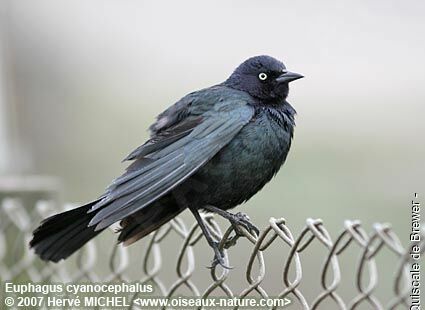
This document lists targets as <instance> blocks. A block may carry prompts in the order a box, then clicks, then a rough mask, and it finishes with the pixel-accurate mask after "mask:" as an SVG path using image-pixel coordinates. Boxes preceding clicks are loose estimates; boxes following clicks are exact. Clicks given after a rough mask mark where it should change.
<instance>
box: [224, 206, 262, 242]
mask: <svg viewBox="0 0 425 310" xmlns="http://www.w3.org/2000/svg"><path fill="white" fill-rule="evenodd" d="M231 223H232V225H233V227H234V228H235V231H236V233H237V234H240V235H243V234H242V232H241V231H240V228H239V227H238V226H242V227H244V228H245V229H246V230H248V231H250V232H251V231H254V232H255V233H256V234H257V236H258V235H259V234H260V230H259V229H258V228H257V227H256V226H255V225H254V224H252V223H251V220H250V218H249V216H248V215H247V214H245V213H242V212H238V213H236V214H234V216H233V219H232V220H231ZM226 243H227V242H226Z"/></svg>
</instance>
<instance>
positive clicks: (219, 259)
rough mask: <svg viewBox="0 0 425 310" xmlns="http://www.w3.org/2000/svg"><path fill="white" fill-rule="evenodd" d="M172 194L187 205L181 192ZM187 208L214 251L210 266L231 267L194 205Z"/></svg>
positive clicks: (179, 201)
mask: <svg viewBox="0 0 425 310" xmlns="http://www.w3.org/2000/svg"><path fill="white" fill-rule="evenodd" d="M173 195H174V197H175V199H176V201H177V203H178V204H183V205H186V206H188V204H187V202H186V199H185V198H184V197H183V195H181V193H179V192H177V191H174V193H173ZM188 208H189V210H190V211H191V212H192V213H193V215H194V216H195V219H196V221H197V222H198V225H199V227H200V228H201V230H202V233H203V235H204V236H205V239H206V240H207V242H208V244H209V246H210V247H211V248H212V249H213V251H214V259H213V261H212V264H211V267H210V268H214V267H215V266H217V265H220V266H221V267H223V268H225V269H230V268H231V267H229V266H227V265H226V262H225V261H224V253H223V251H222V250H220V248H219V242H217V241H215V240H214V238H213V237H212V235H211V232H210V230H209V229H208V227H207V226H206V225H205V222H204V220H203V219H202V217H201V215H200V214H199V211H198V209H197V208H195V207H191V206H188Z"/></svg>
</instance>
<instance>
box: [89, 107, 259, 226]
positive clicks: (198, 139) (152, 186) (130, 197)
mask: <svg viewBox="0 0 425 310" xmlns="http://www.w3.org/2000/svg"><path fill="white" fill-rule="evenodd" d="M253 114H254V111H253V108H252V107H250V106H248V105H247V104H246V103H245V102H240V101H237V102H232V103H231V104H227V105H224V106H221V107H220V108H217V109H215V110H214V111H211V113H205V114H204V115H202V122H200V123H199V124H197V125H196V126H195V127H194V128H193V129H192V130H191V131H190V133H189V134H187V135H182V137H179V138H177V139H176V140H173V139H172V138H171V137H167V139H169V140H168V141H172V142H171V143H169V144H166V145H165V147H163V148H157V147H154V146H153V145H150V146H149V152H148V151H143V150H142V149H139V151H138V152H137V153H139V155H140V154H144V155H145V154H147V155H146V156H145V157H143V158H142V159H145V162H144V164H143V165H140V167H139V168H138V169H132V170H129V171H127V173H125V174H123V175H122V176H121V177H119V178H117V179H116V180H114V182H113V183H112V184H111V186H109V188H108V189H107V191H106V193H105V194H104V195H103V196H102V199H101V200H100V201H99V202H98V203H97V204H96V205H95V206H93V208H92V209H91V211H94V210H98V211H97V212H96V215H95V216H94V217H93V219H92V220H91V222H90V225H89V226H94V225H96V229H97V230H98V229H102V228H104V227H107V226H109V225H111V224H113V223H115V222H117V221H120V220H122V219H123V218H125V217H127V216H129V215H131V214H133V213H134V212H137V211H138V210H140V209H142V208H143V207H145V206H147V205H149V204H150V203H152V202H153V201H155V200H157V199H158V198H160V197H161V196H163V195H165V194H167V193H168V192H169V191H170V190H172V189H173V188H175V187H176V186H177V185H179V184H180V183H182V182H183V181H184V180H186V179H187V178H188V177H190V176H191V175H192V174H193V173H195V172H196V171H197V170H198V169H199V168H200V167H202V166H203V165H204V164H205V163H206V162H208V161H209V160H210V159H211V158H212V157H213V156H214V155H215V154H217V152H218V151H220V150H221V149H222V148H223V147H224V146H225V145H227V144H228V143H229V142H230V141H231V140H232V139H233V137H234V136H235V135H236V134H237V133H238V132H239V131H240V130H241V129H242V127H243V126H244V125H245V124H247V123H248V122H249V121H250V119H251V118H252V116H253ZM182 122H184V120H183V121H182ZM152 150H154V151H153V152H151V151H152Z"/></svg>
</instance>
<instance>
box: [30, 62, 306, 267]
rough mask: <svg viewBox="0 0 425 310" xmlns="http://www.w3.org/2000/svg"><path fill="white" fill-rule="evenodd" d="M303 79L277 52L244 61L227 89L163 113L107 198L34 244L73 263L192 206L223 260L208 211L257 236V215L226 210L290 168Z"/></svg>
mask: <svg viewBox="0 0 425 310" xmlns="http://www.w3.org/2000/svg"><path fill="white" fill-rule="evenodd" d="M302 77H303V76H302V75H300V74H297V73H292V72H289V71H288V70H287V69H286V67H285V66H284V64H283V63H282V62H280V61H278V60H276V59H274V58H272V57H270V56H256V57H252V58H249V59H248V60H246V61H245V62H243V63H242V64H241V65H239V67H237V68H236V70H235V71H234V72H233V73H232V75H231V76H230V77H229V78H228V79H227V80H226V81H225V82H223V83H221V84H218V85H216V86H212V87H209V88H206V89H202V90H199V91H195V92H193V93H190V94H188V95H187V96H185V97H183V98H182V99H180V100H179V101H178V102H176V103H175V104H174V105H172V106H171V107H170V108H168V109H167V110H165V111H164V112H163V113H161V114H160V115H159V116H158V117H157V120H156V122H155V123H154V124H153V125H152V126H151V127H150V132H151V138H150V139H149V140H148V141H147V142H146V143H145V144H143V145H142V146H140V147H138V148H137V149H136V150H134V151H133V152H132V153H131V154H130V155H128V156H127V157H126V158H125V160H130V161H133V162H132V163H131V164H130V165H129V167H128V168H127V169H126V171H125V172H124V174H123V175H121V176H120V177H118V178H117V179H115V180H114V181H113V182H112V184H111V185H110V186H109V187H108V188H107V189H106V191H105V193H104V194H103V195H101V196H100V197H99V198H98V199H96V200H94V201H92V202H90V203H88V204H86V205H83V206H81V207H79V208H76V209H73V210H70V211H67V212H63V213H60V214H57V215H54V216H51V217H49V218H47V219H45V220H44V221H42V222H41V224H40V226H39V227H38V228H37V229H36V230H35V231H34V236H33V239H32V240H31V242H30V246H31V247H33V248H34V249H35V253H36V254H38V255H39V256H40V258H41V259H43V260H48V261H53V262H57V261H59V260H61V259H65V258H67V257H68V256H70V255H71V254H72V253H74V252H75V251H76V250H78V249H79V248H80V247H82V246H83V245H84V244H85V243H86V242H88V241H89V240H90V239H92V238H93V237H95V236H96V235H97V234H99V233H100V232H101V231H103V230H104V229H105V228H107V227H108V226H110V225H112V224H114V223H115V222H120V226H121V230H120V231H121V232H120V235H119V237H118V241H119V242H123V243H124V244H125V245H128V244H131V243H133V242H135V241H137V240H139V239H140V238H143V237H144V236H146V235H147V234H149V233H150V232H152V231H154V230H156V229H157V228H159V227H160V226H161V225H163V224H164V223H166V222H168V221H170V220H171V219H172V218H174V217H175V216H176V215H178V214H179V213H180V212H182V211H183V210H185V209H187V208H188V209H190V211H191V212H192V213H193V215H194V216H195V218H196V220H197V221H198V223H199V225H200V227H201V229H202V231H203V233H204V235H205V238H206V240H207V241H208V243H209V245H210V246H211V247H212V248H213V249H214V254H215V256H214V261H213V265H214V266H215V265H216V264H217V263H219V264H221V265H222V266H224V259H223V254H222V252H221V251H220V250H219V248H218V243H217V242H215V241H214V240H213V238H212V236H211V233H210V231H209V229H208V227H207V226H206V225H205V224H204V222H203V220H202V218H201V217H200V215H199V211H200V210H204V211H208V212H214V213H217V214H219V215H221V216H223V217H225V218H226V219H228V220H229V221H230V222H231V223H232V225H243V226H244V227H246V228H248V229H250V230H252V229H254V230H256V229H255V226H254V225H252V224H251V223H250V221H249V218H248V217H247V216H246V215H244V214H242V213H237V214H232V213H230V212H228V211H226V210H228V209H230V208H233V207H235V206H237V205H239V204H241V203H243V202H245V201H247V200H248V199H249V198H251V197H252V196H253V195H254V194H255V193H257V192H258V191H259V190H260V189H261V188H262V187H263V186H264V185H265V184H266V183H267V182H269V181H270V179H271V178H272V177H273V176H274V175H275V174H276V173H277V171H278V170H279V168H280V167H281V166H282V164H283V163H284V162H285V159H286V156H287V155H288V151H289V148H290V146H291V140H292V137H293V134H294V126H295V122H294V116H295V114H296V112H295V110H294V108H293V107H292V106H291V105H290V104H289V103H288V102H287V101H286V98H287V96H288V91H289V87H288V83H289V82H291V81H294V80H297V79H300V78H302Z"/></svg>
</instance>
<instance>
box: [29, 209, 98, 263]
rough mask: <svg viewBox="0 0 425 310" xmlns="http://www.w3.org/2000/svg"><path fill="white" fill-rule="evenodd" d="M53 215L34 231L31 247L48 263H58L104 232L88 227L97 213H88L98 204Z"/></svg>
mask: <svg viewBox="0 0 425 310" xmlns="http://www.w3.org/2000/svg"><path fill="white" fill-rule="evenodd" d="M96 202H97V201H93V202H91V203H88V204H86V205H84V206H82V207H79V208H76V209H73V210H69V211H66V212H63V213H59V214H56V215H53V216H51V217H49V218H47V219H45V220H44V221H42V222H41V224H40V226H39V227H38V228H37V229H36V230H34V233H33V234H34V235H33V238H32V240H31V241H30V247H32V248H34V250H35V253H36V254H37V255H38V256H40V258H41V259H43V260H46V261H52V262H58V261H59V260H61V259H65V258H67V257H68V256H70V255H71V254H72V253H74V252H75V251H77V250H78V249H79V248H81V247H82V246H83V245H84V244H86V243H87V242H88V241H89V240H90V239H92V238H94V237H95V236H97V235H98V234H99V233H100V232H102V230H99V231H95V227H88V224H89V222H90V220H91V219H92V218H93V216H94V215H95V213H87V212H88V211H89V209H90V208H91V207H92V206H93V205H94V204H95V203H96Z"/></svg>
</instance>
